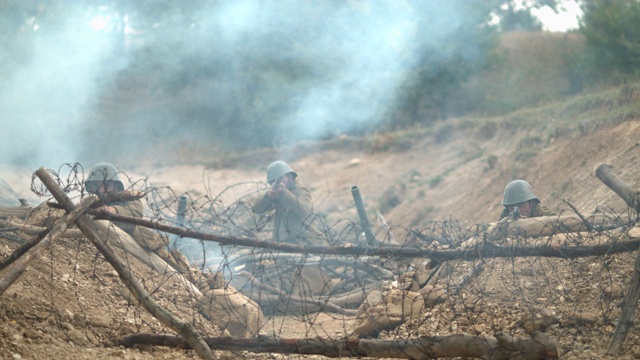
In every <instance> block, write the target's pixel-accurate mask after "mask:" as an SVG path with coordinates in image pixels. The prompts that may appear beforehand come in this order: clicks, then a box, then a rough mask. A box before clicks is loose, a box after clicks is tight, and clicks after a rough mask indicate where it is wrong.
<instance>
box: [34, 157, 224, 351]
mask: <svg viewBox="0 0 640 360" xmlns="http://www.w3.org/2000/svg"><path fill="white" fill-rule="evenodd" d="M36 175H37V176H38V178H40V180H41V181H42V183H43V184H44V185H45V186H46V187H47V189H48V190H49V192H50V193H51V194H52V195H53V196H54V197H55V198H56V200H57V201H58V203H60V204H62V205H64V208H65V210H66V211H68V212H69V213H73V212H74V211H75V205H74V204H73V202H72V201H71V199H69V198H68V197H67V195H66V194H65V193H64V191H62V189H61V188H60V187H59V186H58V184H56V182H55V180H54V179H53V178H52V177H51V175H50V174H49V173H48V172H47V170H46V169H45V168H44V167H41V168H40V169H38V170H37V171H36ZM75 223H76V225H77V226H78V228H79V229H80V230H81V231H82V232H83V233H84V234H85V235H86V236H87V237H88V238H89V241H91V243H92V244H93V245H94V246H95V247H96V248H98V250H99V251H100V252H101V253H102V255H103V256H104V257H105V259H106V260H107V261H108V262H109V263H110V264H111V266H113V268H114V269H115V270H116V271H117V272H118V275H120V278H121V279H122V281H123V282H124V284H125V285H126V286H127V288H128V289H129V291H131V293H132V294H133V295H134V296H135V297H136V299H137V300H138V301H139V302H140V303H141V304H142V305H143V306H144V307H145V309H147V311H149V313H151V315H153V316H154V317H155V318H156V319H158V320H159V321H160V322H161V323H162V324H164V325H165V326H167V327H168V328H170V329H172V330H173V331H175V332H176V333H178V334H179V335H180V336H182V337H183V338H184V339H186V341H187V343H188V344H189V345H190V346H191V347H192V348H193V349H194V351H195V352H196V353H198V355H200V356H201V357H202V358H204V359H213V358H214V356H213V352H212V351H211V349H210V348H209V346H208V345H207V343H206V342H205V341H204V339H203V338H202V337H201V336H200V335H199V334H198V333H197V332H196V331H195V328H194V327H193V325H192V324H191V323H188V322H184V321H182V320H180V319H179V318H177V317H176V316H174V315H173V314H172V313H171V312H170V311H169V310H167V309H165V308H164V307H162V306H160V305H159V304H158V303H157V302H156V301H155V300H153V298H152V297H151V294H149V293H148V292H147V291H146V290H145V288H144V286H143V285H142V284H141V283H140V281H139V280H138V279H137V278H136V277H135V276H134V274H133V272H132V271H131V269H129V268H128V267H126V266H125V264H126V262H124V261H122V259H120V257H119V256H118V255H117V254H116V253H115V252H114V251H113V250H112V249H111V248H110V247H109V246H108V245H107V243H106V242H105V241H104V240H103V239H102V238H101V237H100V234H99V233H98V232H97V231H96V229H95V225H94V224H92V222H91V221H90V220H89V219H87V218H84V217H79V218H77V219H76V221H75Z"/></svg>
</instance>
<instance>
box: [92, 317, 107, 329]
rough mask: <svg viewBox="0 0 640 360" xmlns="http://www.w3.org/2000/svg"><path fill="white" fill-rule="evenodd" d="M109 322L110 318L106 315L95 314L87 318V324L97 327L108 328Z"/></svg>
mask: <svg viewBox="0 0 640 360" xmlns="http://www.w3.org/2000/svg"><path fill="white" fill-rule="evenodd" d="M110 324H111V319H110V318H109V317H107V316H104V315H103V316H100V315H99V316H96V317H93V318H91V319H89V325H91V326H95V327H99V328H108V327H109V326H110Z"/></svg>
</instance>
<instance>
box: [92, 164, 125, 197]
mask: <svg viewBox="0 0 640 360" xmlns="http://www.w3.org/2000/svg"><path fill="white" fill-rule="evenodd" d="M109 182H113V184H114V185H115V187H116V190H117V191H124V184H123V183H122V181H120V177H118V170H116V167H115V166H113V165H111V164H109V163H106V162H101V163H97V164H95V165H93V167H92V168H91V170H89V177H88V178H87V180H86V181H85V183H84V185H85V188H86V189H87V191H88V192H90V193H94V192H96V191H97V190H98V189H99V188H100V185H101V184H105V185H106V184H108V183H109Z"/></svg>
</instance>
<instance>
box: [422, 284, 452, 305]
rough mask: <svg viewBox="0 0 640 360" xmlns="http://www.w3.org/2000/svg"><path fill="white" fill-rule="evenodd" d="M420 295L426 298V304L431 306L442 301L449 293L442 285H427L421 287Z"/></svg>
mask: <svg viewBox="0 0 640 360" xmlns="http://www.w3.org/2000/svg"><path fill="white" fill-rule="evenodd" d="M420 295H422V297H423V298H424V303H425V305H426V306H427V307H431V306H434V305H436V304H438V303H440V302H442V301H443V300H444V298H445V296H446V295H447V291H446V290H445V289H443V288H442V287H441V286H440V285H425V286H424V287H423V288H422V289H420Z"/></svg>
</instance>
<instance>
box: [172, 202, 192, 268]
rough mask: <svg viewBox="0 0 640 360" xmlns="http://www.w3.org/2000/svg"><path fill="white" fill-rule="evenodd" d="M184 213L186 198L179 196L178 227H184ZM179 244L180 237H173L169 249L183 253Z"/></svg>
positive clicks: (185, 210)
mask: <svg viewBox="0 0 640 360" xmlns="http://www.w3.org/2000/svg"><path fill="white" fill-rule="evenodd" d="M186 212H187V197H186V196H180V198H179V199H178V212H177V221H178V225H179V226H184V217H185V214H186ZM179 242H181V241H180V236H178V235H174V236H173V237H172V239H171V242H170V244H169V245H170V246H169V248H172V249H176V250H178V251H180V252H183V251H184V249H183V248H182V246H180V245H179V244H178V243H179ZM184 255H186V256H187V257H188V255H187V254H184Z"/></svg>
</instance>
